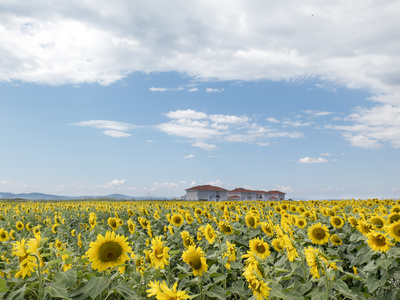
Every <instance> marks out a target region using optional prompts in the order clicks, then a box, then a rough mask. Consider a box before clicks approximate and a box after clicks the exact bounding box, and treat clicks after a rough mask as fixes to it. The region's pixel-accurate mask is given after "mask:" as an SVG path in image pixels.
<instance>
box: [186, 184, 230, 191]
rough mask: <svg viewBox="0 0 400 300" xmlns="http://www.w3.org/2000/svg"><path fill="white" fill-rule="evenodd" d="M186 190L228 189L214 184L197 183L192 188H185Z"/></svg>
mask: <svg viewBox="0 0 400 300" xmlns="http://www.w3.org/2000/svg"><path fill="white" fill-rule="evenodd" d="M186 191H224V192H225V191H228V190H226V189H223V188H220V187H219V186H214V185H209V184H206V185H198V186H194V187H192V188H188V189H186Z"/></svg>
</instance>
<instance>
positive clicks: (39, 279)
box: [34, 254, 43, 300]
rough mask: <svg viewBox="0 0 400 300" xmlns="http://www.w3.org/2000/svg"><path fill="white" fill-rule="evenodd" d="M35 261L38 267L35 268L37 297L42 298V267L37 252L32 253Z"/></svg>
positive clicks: (40, 299)
mask: <svg viewBox="0 0 400 300" xmlns="http://www.w3.org/2000/svg"><path fill="white" fill-rule="evenodd" d="M34 256H35V258H36V261H37V263H38V268H37V275H38V284H39V287H38V294H39V295H38V299H39V300H42V299H43V272H42V267H41V265H40V263H41V261H40V257H39V256H38V255H37V254H34Z"/></svg>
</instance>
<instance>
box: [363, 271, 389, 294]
mask: <svg viewBox="0 0 400 300" xmlns="http://www.w3.org/2000/svg"><path fill="white" fill-rule="evenodd" d="M385 283H386V278H385V277H382V278H381V279H380V280H378V279H377V278H376V276H375V275H370V276H368V278H367V282H366V285H367V288H368V291H369V292H370V293H372V292H374V291H375V290H376V289H377V288H379V287H380V286H382V285H384V284H385Z"/></svg>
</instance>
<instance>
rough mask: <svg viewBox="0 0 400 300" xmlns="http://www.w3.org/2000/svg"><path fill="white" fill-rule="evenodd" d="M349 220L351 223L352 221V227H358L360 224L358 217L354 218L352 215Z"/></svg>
mask: <svg viewBox="0 0 400 300" xmlns="http://www.w3.org/2000/svg"><path fill="white" fill-rule="evenodd" d="M348 221H349V223H350V225H351V227H357V225H358V221H357V219H356V218H354V217H350V218H349V219H348Z"/></svg>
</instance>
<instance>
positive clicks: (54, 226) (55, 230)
mask: <svg viewBox="0 0 400 300" xmlns="http://www.w3.org/2000/svg"><path fill="white" fill-rule="evenodd" d="M58 226H59V225H58V224H54V225H53V227H51V232H53V233H57V231H58Z"/></svg>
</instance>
